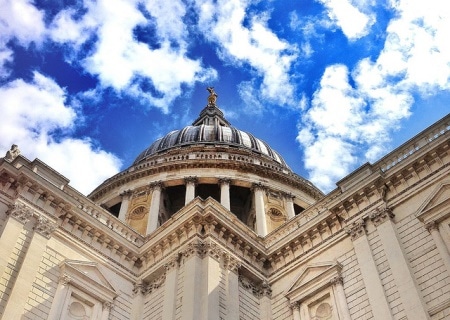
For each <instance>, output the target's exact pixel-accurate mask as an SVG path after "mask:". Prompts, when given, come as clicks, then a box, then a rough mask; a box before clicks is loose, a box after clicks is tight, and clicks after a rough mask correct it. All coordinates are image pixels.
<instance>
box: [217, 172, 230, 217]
mask: <svg viewBox="0 0 450 320" xmlns="http://www.w3.org/2000/svg"><path fill="white" fill-rule="evenodd" d="M230 183H231V179H227V178H221V179H219V184H220V204H221V205H223V206H224V207H225V208H227V209H228V210H230Z"/></svg>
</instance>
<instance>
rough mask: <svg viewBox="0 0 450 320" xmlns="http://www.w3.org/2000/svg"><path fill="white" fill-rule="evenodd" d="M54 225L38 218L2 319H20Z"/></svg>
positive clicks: (42, 218)
mask: <svg viewBox="0 0 450 320" xmlns="http://www.w3.org/2000/svg"><path fill="white" fill-rule="evenodd" d="M55 227H56V226H55V225H54V224H53V223H52V222H50V221H49V220H47V219H46V218H44V217H38V219H37V221H36V223H35V225H34V227H33V230H34V233H33V235H32V237H31V240H30V245H29V247H28V250H27V253H26V255H25V258H24V260H23V263H22V266H21V268H20V269H19V270H16V271H17V272H18V274H17V279H20V281H17V282H16V283H15V285H14V287H13V288H12V291H11V294H10V296H9V299H8V302H7V304H6V307H5V310H4V312H3V318H2V319H20V318H21V315H22V313H23V310H24V308H25V305H26V303H27V298H26V297H28V294H29V292H30V291H31V289H32V287H33V282H34V279H35V278H36V275H37V273H38V271H39V266H40V263H41V260H42V256H43V255H44V252H45V249H46V246H47V241H48V239H49V238H50V234H51V233H52V232H53V230H54V229H55Z"/></svg>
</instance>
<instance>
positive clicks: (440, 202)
mask: <svg viewBox="0 0 450 320" xmlns="http://www.w3.org/2000/svg"><path fill="white" fill-rule="evenodd" d="M449 207H450V180H446V181H443V182H442V183H440V184H439V185H438V186H437V187H436V188H435V189H434V190H433V192H432V193H431V194H430V195H429V196H428V197H427V199H426V200H425V201H424V202H423V203H422V205H421V206H420V207H419V209H418V210H417V212H416V217H417V218H419V219H420V220H421V221H422V222H424V223H425V224H426V223H428V222H431V221H437V222H438V221H440V220H443V219H445V218H447V217H448V216H449V215H450V212H449V210H448V209H449Z"/></svg>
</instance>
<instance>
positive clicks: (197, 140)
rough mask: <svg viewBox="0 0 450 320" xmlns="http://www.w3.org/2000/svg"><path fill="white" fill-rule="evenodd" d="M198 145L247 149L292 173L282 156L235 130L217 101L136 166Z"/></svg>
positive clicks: (157, 143)
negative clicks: (152, 158)
mask: <svg viewBox="0 0 450 320" xmlns="http://www.w3.org/2000/svg"><path fill="white" fill-rule="evenodd" d="M210 97H211V96H210ZM195 144H204V145H208V144H209V145H219V146H229V147H234V148H241V149H247V150H249V151H252V152H255V153H257V154H260V155H263V156H266V157H268V158H270V159H271V160H273V161H275V162H276V163H277V164H278V165H281V166H282V167H284V168H285V169H288V170H290V169H289V167H288V165H287V164H286V162H285V161H284V159H283V158H282V157H281V156H280V154H279V153H278V152H276V151H275V150H273V149H272V148H271V147H270V146H269V145H268V144H267V143H266V142H264V141H262V140H260V139H258V138H256V137H255V136H253V135H252V134H250V133H248V132H244V131H241V130H239V129H237V128H235V127H233V126H231V125H230V123H229V122H228V121H227V120H226V119H225V118H224V116H223V112H222V111H221V110H220V109H219V108H218V107H217V106H216V104H215V100H214V101H211V100H209V101H208V105H207V106H206V107H205V108H204V109H203V110H202V111H201V113H200V116H199V117H198V118H197V120H195V121H194V122H193V123H192V125H190V126H187V127H185V128H183V129H181V130H174V131H171V132H169V133H168V134H166V135H165V136H164V137H162V138H160V139H158V140H156V141H155V142H153V143H152V144H151V145H150V146H149V147H148V148H147V149H145V150H144V151H143V152H141V153H140V154H139V156H138V157H137V158H136V160H135V161H134V163H133V165H137V164H139V163H141V162H143V161H145V160H147V159H149V158H151V157H152V156H154V155H156V154H158V153H160V152H163V151H167V150H169V149H173V148H179V147H185V146H192V145H195Z"/></svg>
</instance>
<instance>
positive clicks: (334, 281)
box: [330, 276, 344, 285]
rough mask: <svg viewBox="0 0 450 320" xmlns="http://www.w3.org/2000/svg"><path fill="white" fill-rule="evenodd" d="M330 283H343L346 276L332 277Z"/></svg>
mask: <svg viewBox="0 0 450 320" xmlns="http://www.w3.org/2000/svg"><path fill="white" fill-rule="evenodd" d="M330 284H332V285H338V284H340V285H343V284H344V278H343V277H342V276H337V277H334V278H332V279H331V280H330Z"/></svg>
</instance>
